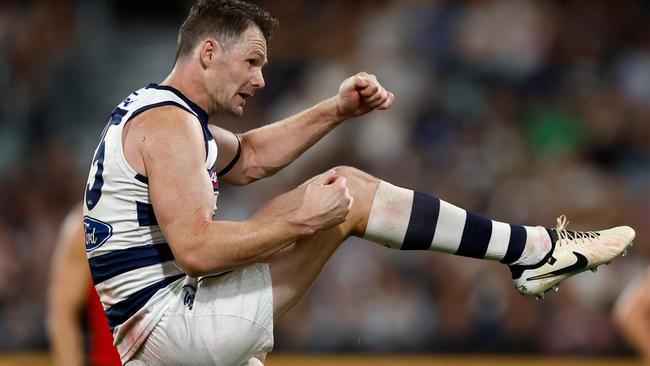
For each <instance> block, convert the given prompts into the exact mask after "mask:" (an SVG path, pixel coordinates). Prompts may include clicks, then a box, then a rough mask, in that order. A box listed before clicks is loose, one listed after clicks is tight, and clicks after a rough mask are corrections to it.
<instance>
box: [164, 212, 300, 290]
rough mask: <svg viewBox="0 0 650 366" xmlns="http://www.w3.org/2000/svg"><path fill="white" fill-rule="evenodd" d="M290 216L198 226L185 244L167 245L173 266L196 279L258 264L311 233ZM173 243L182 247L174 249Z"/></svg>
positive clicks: (215, 222) (205, 223) (219, 222)
mask: <svg viewBox="0 0 650 366" xmlns="http://www.w3.org/2000/svg"><path fill="white" fill-rule="evenodd" d="M292 215H293V214H292V213H287V214H285V215H281V216H276V217H264V218H259V219H255V220H249V221H243V222H231V221H210V222H204V223H201V224H198V225H197V226H198V227H197V228H195V229H194V230H192V232H191V233H189V235H188V236H187V239H186V240H182V239H180V240H175V241H173V242H170V244H172V245H173V246H172V250H174V252H175V256H176V262H177V263H178V264H179V266H180V267H181V268H182V269H183V270H184V271H185V272H186V273H187V274H188V275H190V276H193V277H198V276H203V275H208V274H213V273H218V272H223V271H226V270H230V269H233V268H238V267H242V266H246V265H249V264H252V263H259V262H263V261H264V260H266V259H267V258H268V257H269V256H271V255H272V254H274V253H276V252H277V251H279V250H281V249H283V248H285V247H287V246H289V245H291V244H292V243H294V242H295V241H297V240H298V239H299V238H301V237H303V236H306V235H309V234H310V233H312V232H313V230H312V229H310V228H309V227H307V226H305V225H302V224H300V223H299V222H298V221H297V220H294V219H293V218H292ZM174 243H183V244H182V246H181V245H178V244H176V245H174Z"/></svg>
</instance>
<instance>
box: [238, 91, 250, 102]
mask: <svg viewBox="0 0 650 366" xmlns="http://www.w3.org/2000/svg"><path fill="white" fill-rule="evenodd" d="M237 95H239V97H240V98H241V99H242V105H244V104H246V98H248V97H250V96H252V94H248V93H244V92H240V93H237Z"/></svg>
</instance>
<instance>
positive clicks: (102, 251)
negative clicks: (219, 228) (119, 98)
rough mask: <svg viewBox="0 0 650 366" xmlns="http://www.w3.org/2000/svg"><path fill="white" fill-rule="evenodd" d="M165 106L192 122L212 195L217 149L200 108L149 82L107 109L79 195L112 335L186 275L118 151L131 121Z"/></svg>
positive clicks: (141, 184) (138, 179) (142, 182)
mask: <svg viewBox="0 0 650 366" xmlns="http://www.w3.org/2000/svg"><path fill="white" fill-rule="evenodd" d="M169 105H173V106H176V107H179V108H182V109H184V110H186V111H188V112H189V113H192V114H193V115H195V116H196V117H197V119H198V120H197V123H199V124H200V125H201V127H202V129H203V135H204V140H205V149H206V159H205V169H206V170H207V172H208V174H210V176H211V178H212V180H213V187H214V193H215V202H216V195H218V181H217V178H216V173H215V172H214V164H215V162H216V158H217V145H216V143H215V140H214V139H213V138H212V135H211V134H210V132H209V130H208V128H207V119H208V116H207V114H206V113H205V112H204V111H203V110H202V109H201V108H199V107H198V106H197V105H196V104H194V103H192V102H191V101H190V100H188V99H187V98H186V97H184V96H183V95H182V94H181V93H180V92H178V91H177V90H175V89H173V88H170V87H167V86H159V85H155V84H151V85H149V86H148V87H146V88H143V89H140V90H137V91H135V92H133V93H132V94H131V95H130V96H129V97H127V98H126V99H125V100H124V101H123V102H122V103H120V104H119V105H118V106H117V107H116V108H115V109H114V110H113V112H112V113H111V116H110V119H109V122H108V123H107V125H106V127H105V129H104V131H103V132H102V136H101V139H100V142H99V145H98V147H97V149H96V151H95V155H94V157H93V162H92V166H91V169H90V172H89V175H88V181H87V185H86V192H85V197H84V230H85V235H86V252H87V256H88V261H89V264H90V269H91V273H92V277H93V282H94V284H95V288H96V289H97V292H98V294H99V296H100V299H101V302H102V304H103V306H104V310H105V314H106V316H107V318H108V321H109V325H110V326H111V329H114V328H115V327H117V326H119V325H121V324H122V323H124V322H125V321H126V320H127V319H129V318H130V317H131V316H132V315H134V314H135V313H136V312H138V310H140V309H141V308H142V307H143V306H145V304H146V303H147V301H148V300H149V299H150V298H151V297H152V296H153V295H154V294H155V293H156V292H157V291H158V290H160V289H164V288H165V287H166V286H168V285H170V284H171V283H173V282H175V281H177V280H178V279H180V278H182V277H183V276H184V274H183V272H182V271H181V270H180V268H178V267H177V266H176V264H175V262H174V257H173V255H172V252H171V250H170V248H169V246H168V245H167V242H166V240H165V238H164V236H163V234H162V232H161V230H160V227H159V226H158V222H157V220H156V216H155V214H154V210H153V206H152V205H151V200H150V198H149V190H148V179H147V177H145V176H143V175H142V174H139V173H138V172H136V171H135V170H134V169H133V168H132V167H131V166H130V165H129V163H128V161H127V160H126V158H125V155H124V149H123V146H122V131H123V128H124V126H125V125H126V124H127V123H128V122H129V120H131V119H132V118H133V117H135V116H137V115H138V114H140V113H142V112H144V111H146V110H148V109H151V108H156V107H161V106H169ZM161 148H164V146H161ZM215 209H216V204H215Z"/></svg>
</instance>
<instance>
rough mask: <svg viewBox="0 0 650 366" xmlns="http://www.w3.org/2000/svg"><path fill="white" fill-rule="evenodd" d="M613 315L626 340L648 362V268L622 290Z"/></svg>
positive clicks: (649, 308) (649, 309)
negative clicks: (640, 276) (641, 276)
mask: <svg viewBox="0 0 650 366" xmlns="http://www.w3.org/2000/svg"><path fill="white" fill-rule="evenodd" d="M614 316H615V319H616V322H617V324H618V325H619V327H620V329H621V330H622V332H623V334H624V335H625V336H626V338H627V339H628V341H629V342H630V343H631V344H632V345H633V346H634V347H635V348H636V349H637V351H639V352H640V353H641V354H642V355H643V356H644V358H645V359H646V362H648V363H650V270H648V271H647V272H646V274H645V275H644V277H643V279H641V280H639V281H636V282H634V283H633V284H632V285H630V286H629V287H628V288H627V289H626V290H625V291H624V292H623V294H622V295H621V297H620V298H619V300H618V301H617V303H616V307H615V309H614Z"/></svg>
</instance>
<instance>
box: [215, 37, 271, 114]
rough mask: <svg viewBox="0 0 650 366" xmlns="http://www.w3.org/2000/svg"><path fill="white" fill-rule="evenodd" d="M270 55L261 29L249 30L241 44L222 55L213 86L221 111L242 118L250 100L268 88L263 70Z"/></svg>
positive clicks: (217, 107) (238, 42) (234, 44)
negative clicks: (267, 54)
mask: <svg viewBox="0 0 650 366" xmlns="http://www.w3.org/2000/svg"><path fill="white" fill-rule="evenodd" d="M266 52H267V51H266V39H265V38H264V35H263V34H262V32H261V31H260V30H259V28H258V27H257V26H250V27H248V29H246V31H244V33H242V35H241V37H240V38H239V40H238V41H236V42H235V43H233V44H232V45H231V46H230V47H229V48H228V49H227V50H224V52H222V54H221V57H220V60H219V62H218V63H217V65H216V66H217V67H216V69H215V70H214V75H215V77H214V79H213V81H212V82H211V85H210V86H209V88H211V89H212V93H211V94H213V96H214V98H213V99H214V100H215V104H216V106H215V107H216V109H217V110H222V111H225V112H227V113H229V114H232V115H234V116H237V117H239V116H241V115H242V113H243V112H244V105H245V104H246V99H247V98H249V97H251V96H252V95H253V94H255V92H256V91H257V90H258V89H261V88H263V87H264V77H263V76H262V67H263V66H264V65H266V62H267V58H266Z"/></svg>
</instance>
